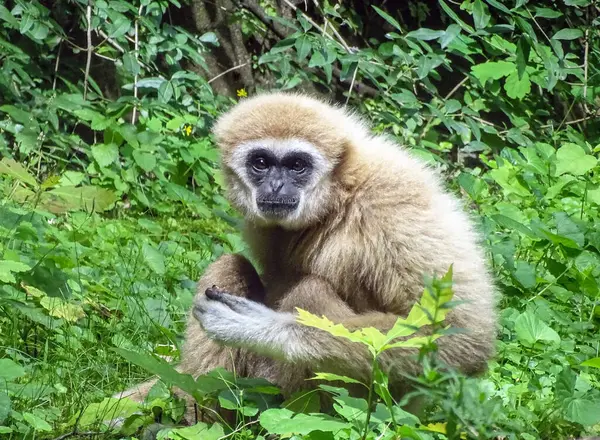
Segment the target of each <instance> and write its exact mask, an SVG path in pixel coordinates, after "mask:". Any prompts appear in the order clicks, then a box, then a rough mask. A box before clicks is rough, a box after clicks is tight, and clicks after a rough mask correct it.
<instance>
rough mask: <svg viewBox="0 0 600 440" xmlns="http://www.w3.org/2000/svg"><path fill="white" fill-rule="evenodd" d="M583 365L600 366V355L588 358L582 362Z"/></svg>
mask: <svg viewBox="0 0 600 440" xmlns="http://www.w3.org/2000/svg"><path fill="white" fill-rule="evenodd" d="M581 366H582V367H593V368H600V357H597V358H592V359H588V360H587V361H585V362H582V363H581Z"/></svg>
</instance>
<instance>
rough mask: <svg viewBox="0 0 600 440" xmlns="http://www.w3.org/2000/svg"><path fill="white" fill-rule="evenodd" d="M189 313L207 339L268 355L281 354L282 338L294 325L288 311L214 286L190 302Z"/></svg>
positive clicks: (295, 324) (293, 320)
mask: <svg viewBox="0 0 600 440" xmlns="http://www.w3.org/2000/svg"><path fill="white" fill-rule="evenodd" d="M193 314H194V317H195V318H196V319H197V320H198V322H199V323H200V326H201V327H202V328H203V329H204V331H205V332H206V334H207V335H208V336H209V337H210V338H211V339H213V340H215V341H218V342H221V343H223V344H225V345H231V346H243V347H247V348H253V349H254V350H256V351H259V352H263V353H264V352H268V353H269V354H271V355H276V354H278V353H281V351H282V350H283V349H284V347H283V345H284V343H285V341H284V338H282V337H283V336H284V335H285V334H288V333H289V332H290V331H291V330H292V328H293V327H295V326H297V325H298V324H297V323H296V322H295V318H294V315H292V314H290V313H281V312H277V311H275V310H272V309H270V308H268V307H267V306H265V305H263V304H260V303H258V302H255V301H251V300H249V299H246V298H241V297H238V296H234V295H231V294H229V293H226V292H225V291H223V290H221V289H219V288H218V287H216V286H213V287H211V288H208V289H206V292H205V296H204V297H203V298H201V299H200V300H199V301H197V302H196V304H194V310H193Z"/></svg>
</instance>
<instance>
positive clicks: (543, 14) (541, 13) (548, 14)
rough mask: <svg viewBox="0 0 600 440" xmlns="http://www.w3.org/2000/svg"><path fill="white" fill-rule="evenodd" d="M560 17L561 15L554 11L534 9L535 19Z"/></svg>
mask: <svg viewBox="0 0 600 440" xmlns="http://www.w3.org/2000/svg"><path fill="white" fill-rule="evenodd" d="M562 16H563V13H562V12H560V11H557V10H555V9H549V8H535V18H538V17H539V18H558V17H562Z"/></svg>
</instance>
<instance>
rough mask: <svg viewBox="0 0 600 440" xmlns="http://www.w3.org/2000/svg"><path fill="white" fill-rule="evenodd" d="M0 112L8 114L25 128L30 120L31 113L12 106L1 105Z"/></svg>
mask: <svg viewBox="0 0 600 440" xmlns="http://www.w3.org/2000/svg"><path fill="white" fill-rule="evenodd" d="M0 112H3V113H8V115H9V116H10V117H11V118H12V119H13V120H15V121H16V122H19V123H20V124H23V125H25V126H27V125H28V124H29V121H30V119H32V115H31V113H29V112H27V111H25V110H23V109H20V108H19V107H15V106H14V105H2V106H0Z"/></svg>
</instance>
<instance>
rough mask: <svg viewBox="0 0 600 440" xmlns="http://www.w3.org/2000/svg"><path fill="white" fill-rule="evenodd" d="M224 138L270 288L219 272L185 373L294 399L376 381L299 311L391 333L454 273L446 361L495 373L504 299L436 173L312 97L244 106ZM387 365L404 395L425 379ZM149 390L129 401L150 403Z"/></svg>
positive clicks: (354, 352)
mask: <svg viewBox="0 0 600 440" xmlns="http://www.w3.org/2000/svg"><path fill="white" fill-rule="evenodd" d="M214 134H215V136H216V140H217V144H218V146H219V148H220V150H221V156H222V170H223V173H224V176H225V181H226V187H227V195H228V199H229V200H230V202H231V204H232V205H233V206H234V207H235V208H237V209H238V210H239V211H240V212H241V213H242V214H243V215H244V218H245V230H244V237H245V240H246V242H247V243H248V245H249V248H250V251H251V253H252V256H253V258H254V259H255V260H256V262H257V264H258V266H260V269H261V275H259V274H258V272H257V270H256V269H255V268H254V267H253V265H252V264H251V263H250V262H249V261H248V260H247V259H246V258H245V257H243V256H241V255H225V256H222V257H221V258H219V259H218V260H217V261H215V262H214V263H212V265H210V266H209V268H208V269H207V270H206V272H205V273H204V275H203V277H202V278H201V279H200V281H199V282H198V293H197V295H196V298H195V304H194V307H193V310H192V312H191V314H190V318H189V321H188V328H187V333H186V340H185V344H184V347H183V350H182V362H181V365H180V366H179V368H178V369H179V370H180V371H182V372H185V373H190V374H192V375H193V376H194V377H196V376H198V375H201V374H204V373H207V372H209V371H210V370H212V369H214V368H216V367H224V368H226V369H230V370H232V371H235V372H236V373H237V374H238V375H241V376H250V377H262V378H265V379H268V380H270V381H271V382H273V383H275V384H276V385H278V386H279V387H280V388H281V389H282V391H283V392H284V394H289V393H291V392H293V391H295V390H299V389H301V388H303V387H306V386H307V381H306V379H307V378H309V377H311V375H312V374H314V373H315V372H319V371H326V372H331V373H336V374H343V375H347V376H351V377H354V378H357V379H360V380H363V381H368V380H369V376H370V371H371V357H370V354H369V352H368V351H367V350H366V348H365V347H363V346H361V344H356V343H352V342H350V341H348V340H345V339H342V338H337V337H334V336H331V335H330V334H328V333H325V332H323V331H320V330H318V329H315V328H312V327H307V326H304V325H302V324H300V323H298V322H296V320H295V311H296V308H301V309H304V310H307V311H309V312H311V313H314V314H317V315H324V316H326V317H327V318H329V319H330V320H332V321H334V322H336V323H341V324H343V325H344V326H345V327H347V328H350V329H358V328H364V327H375V328H377V329H380V330H382V331H387V330H389V329H390V328H391V327H392V326H393V325H394V323H395V322H396V320H397V319H398V317H405V316H406V315H407V313H408V312H409V310H410V309H411V307H412V306H413V305H414V303H415V302H416V301H417V300H418V299H419V298H420V297H421V294H422V292H423V287H424V276H432V275H437V276H441V275H443V274H444V273H445V272H446V271H447V270H448V268H449V267H450V266H451V265H453V282H454V284H453V289H454V299H455V300H458V301H461V304H460V305H459V306H457V307H456V308H454V309H453V310H452V311H451V312H450V313H449V314H448V316H447V318H446V323H447V324H451V325H452V326H453V327H458V328H460V329H463V330H464V332H461V333H455V334H452V335H446V336H443V337H442V338H440V339H438V340H437V344H438V347H439V351H438V356H439V358H440V359H441V360H442V361H443V362H445V363H446V364H448V365H449V366H452V367H455V368H457V369H459V370H461V371H463V372H464V373H466V374H475V373H478V372H481V371H483V370H484V369H485V368H486V366H487V361H488V360H489V359H490V357H491V356H492V355H493V354H494V345H495V344H494V343H495V337H496V312H495V288H494V285H493V283H492V280H491V276H490V272H489V269H488V267H487V265H486V263H485V258H484V252H483V250H482V248H481V247H480V245H479V243H478V242H479V239H478V236H477V234H476V233H475V231H474V228H473V225H472V223H471V222H470V220H469V218H468V216H467V215H466V214H465V213H464V212H463V210H462V209H461V206H460V202H459V200H458V199H457V198H456V197H454V196H453V195H451V194H449V193H448V192H446V191H445V190H444V189H443V186H442V184H441V182H440V178H439V177H438V176H437V174H436V173H435V172H434V171H433V170H432V169H430V168H428V167H427V166H426V165H425V164H424V163H422V162H421V161H420V160H419V159H417V158H416V157H414V156H412V155H411V153H410V152H409V151H407V150H406V149H403V148H402V147H400V146H399V145H396V144H394V143H393V142H391V141H389V140H386V139H385V138H384V137H382V136H376V135H374V134H372V133H371V132H370V131H369V129H368V128H367V127H366V125H365V123H364V122H363V120H362V119H360V118H359V117H357V116H356V115H354V114H352V113H349V112H348V111H346V110H344V109H343V108H340V107H335V106H332V105H329V104H327V103H325V102H322V101H320V100H317V99H314V98H311V97H308V96H303V95H296V94H285V93H272V94H264V95H259V96H256V97H253V98H249V99H244V100H242V101H241V102H240V103H239V104H238V105H236V106H235V107H234V108H233V109H232V110H230V111H229V112H228V113H226V114H225V115H223V116H222V117H221V118H220V119H219V120H218V121H217V123H216V126H215V127H214ZM213 286H218V287H214V288H213ZM380 361H381V363H382V366H383V367H384V369H385V370H386V371H387V372H388V374H389V376H390V384H391V385H392V386H393V387H396V386H397V389H398V390H402V389H404V388H403V387H402V380H403V377H404V376H403V374H406V373H408V374H417V373H418V371H419V365H418V363H417V362H416V356H415V355H414V352H412V353H409V352H407V351H406V350H401V349H393V350H390V351H387V352H385V353H383V355H382V356H381V358H380ZM151 385H152V382H149V383H147V384H144V385H142V386H141V387H139V388H138V389H137V390H132V391H130V392H129V393H126V394H125V395H129V396H130V397H132V398H136V399H138V400H141V399H143V397H144V395H145V393H146V392H147V390H148V389H149V387H150V386H151Z"/></svg>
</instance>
